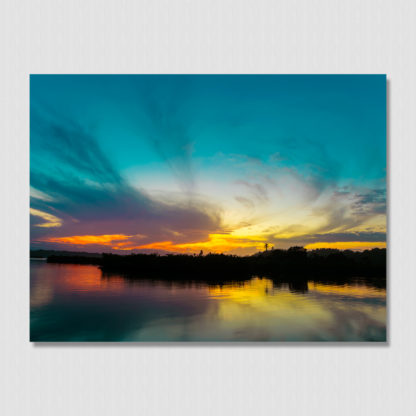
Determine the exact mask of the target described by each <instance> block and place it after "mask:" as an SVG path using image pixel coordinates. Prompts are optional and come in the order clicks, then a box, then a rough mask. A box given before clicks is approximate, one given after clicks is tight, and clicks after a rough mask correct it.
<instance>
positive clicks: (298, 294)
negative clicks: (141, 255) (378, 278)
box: [30, 260, 386, 341]
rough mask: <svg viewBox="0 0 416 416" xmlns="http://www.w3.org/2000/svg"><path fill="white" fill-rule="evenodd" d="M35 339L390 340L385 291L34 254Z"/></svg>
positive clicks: (32, 315) (33, 328) (32, 323)
mask: <svg viewBox="0 0 416 416" xmlns="http://www.w3.org/2000/svg"><path fill="white" fill-rule="evenodd" d="M30 303H31V324H30V325H31V340H32V341H385V340H386V291H385V289H383V288H376V287H372V286H368V285H365V284H363V283H355V284H345V285H333V284H332V285H331V284H322V283H318V282H312V281H309V282H304V283H303V284H298V285H296V286H293V285H290V286H289V285H288V284H283V283H282V284H277V283H276V282H275V283H273V281H272V280H269V279H267V278H260V277H253V278H252V279H251V280H247V281H244V282H238V283H230V284H225V285H222V286H220V285H212V286H208V285H207V284H201V283H189V284H183V283H182V284H180V283H174V282H169V281H162V280H161V281H157V280H156V281H155V280H131V279H130V280H129V279H126V278H123V277H122V276H121V275H111V276H106V275H103V273H102V272H101V270H100V269H98V268H97V267H96V266H84V265H61V264H48V263H46V262H44V261H40V260H31V298H30Z"/></svg>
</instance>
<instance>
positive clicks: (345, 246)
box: [305, 241, 386, 250]
mask: <svg viewBox="0 0 416 416" xmlns="http://www.w3.org/2000/svg"><path fill="white" fill-rule="evenodd" d="M305 248H306V249H307V250H313V249H316V248H336V249H338V250H371V249H373V248H386V242H385V241H341V242H333V243H312V244H307V245H306V246H305Z"/></svg>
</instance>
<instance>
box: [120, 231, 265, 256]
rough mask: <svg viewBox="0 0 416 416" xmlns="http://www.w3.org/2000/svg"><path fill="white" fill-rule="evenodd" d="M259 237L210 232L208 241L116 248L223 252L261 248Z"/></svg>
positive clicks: (167, 242)
mask: <svg viewBox="0 0 416 416" xmlns="http://www.w3.org/2000/svg"><path fill="white" fill-rule="evenodd" d="M260 239H261V237H259V238H256V239H254V238H252V237H247V238H241V237H234V236H232V235H229V234H210V235H209V240H208V241H202V242H197V243H182V244H175V243H173V242H172V241H157V242H154V243H149V244H143V245H140V246H134V247H133V246H131V247H129V246H124V247H120V246H117V245H116V246H114V247H112V248H113V249H115V250H117V249H118V250H133V249H154V250H165V251H173V252H179V253H189V252H191V253H193V252H197V251H200V250H208V251H210V252H212V253H223V252H226V251H230V250H233V249H238V248H253V249H256V250H260V249H262V247H263V244H264V243H263V241H259V240H260Z"/></svg>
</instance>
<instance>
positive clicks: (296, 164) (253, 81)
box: [30, 75, 386, 253]
mask: <svg viewBox="0 0 416 416" xmlns="http://www.w3.org/2000/svg"><path fill="white" fill-rule="evenodd" d="M30 93H31V98H30V109H31V127H30V146H31V187H32V197H31V207H32V214H33V213H34V214H33V215H32V223H31V231H32V233H31V236H32V237H31V239H32V241H31V243H32V246H33V247H52V246H53V247H60V248H62V246H64V245H65V244H66V246H68V244H69V243H63V242H59V238H64V237H68V236H82V235H92V236H100V235H126V236H129V237H128V238H125V240H126V241H128V242H129V243H131V244H130V245H128V244H125V245H124V246H123V247H125V248H126V249H137V250H148V249H153V248H155V249H158V250H163V249H164V248H163V247H165V248H166V249H168V250H173V251H175V246H177V247H176V249H177V250H179V251H181V250H185V249H186V250H193V249H197V248H199V246H198V247H196V246H189V247H179V245H186V244H191V245H192V244H196V243H201V244H206V247H207V248H211V245H210V244H211V243H212V242H213V240H215V238H217V239H218V235H223V236H226V237H224V239H225V240H226V241H229V242H230V247H229V249H230V250H231V251H235V252H238V253H243V252H244V253H245V252H250V250H251V251H253V250H256V248H257V247H258V246H259V245H260V244H262V242H263V241H264V240H265V239H266V240H267V241H269V240H270V241H271V243H273V244H275V245H276V246H280V245H282V246H287V245H290V244H294V243H299V244H303V245H305V244H310V243H318V242H332V243H336V242H340V241H352V242H353V241H361V242H365V241H367V242H380V241H385V191H386V189H385V187H386V183H385V178H386V78H385V76H384V75H32V76H31V79H30ZM325 210H326V212H325V213H323V212H324V211H325ZM94 213H95V214H94ZM288 213H290V215H289V214H288ZM295 213H298V215H295ZM45 214H46V215H45ZM47 215H49V216H52V217H54V218H56V219H55V220H53V219H51V218H52V217H49V219H47ZM311 217H313V218H314V220H311ZM54 222H55V225H53V226H48V225H47V224H48V223H49V224H51V223H54ZM58 223H59V224H60V225H57V224H58ZM164 230H165V231H164ZM166 230H168V231H166ZM288 230H290V232H289V231H288ZM363 233H364V234H363ZM213 235H214V236H216V237H213ZM337 235H338V237H337ZM123 238H124V237H123ZM224 239H223V240H224ZM225 240H224V241H222V242H221V243H218V244H219V245H221V247H223V245H224V247H223V248H221V249H218V250H222V251H224V250H226V247H225V246H226V245H227V244H226V242H225ZM338 240H339V241H338ZM97 241H98V240H97ZM112 241H113V242H112V243H111V242H110V243H109V244H107V243H105V244H104V245H102V246H101V245H100V244H98V245H94V244H91V245H86V244H81V245H77V246H76V247H75V248H77V249H79V248H81V246H83V247H82V248H83V249H85V248H87V249H94V250H97V249H112V250H115V249H117V248H113V247H117V241H119V240H112ZM123 241H124V240H123ZM119 242H120V241H119ZM167 242H170V243H171V246H169V244H167ZM234 242H235V244H234ZM250 242H253V244H252V245H251V246H250V244H251V243H250ZM161 243H163V244H164V245H163V244H162V245H160V244H161ZM152 244H153V245H152ZM158 244H159V245H158ZM212 244H213V245H212V247H213V249H214V250H215V249H216V248H215V247H214V246H215V244H214V243H212ZM202 246H203V245H202ZM202 246H201V247H202ZM137 247H139V248H137ZM140 247H143V248H140ZM147 247H149V248H147ZM204 247H205V246H204ZM218 247H219V246H218Z"/></svg>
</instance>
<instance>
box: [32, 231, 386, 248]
mask: <svg viewBox="0 0 416 416" xmlns="http://www.w3.org/2000/svg"><path fill="white" fill-rule="evenodd" d="M132 237H134V236H131V235H124V234H104V235H75V236H68V237H50V238H45V239H43V240H39V241H45V242H49V243H60V244H70V245H74V246H76V245H93V244H94V245H102V246H105V247H111V248H112V249H113V250H117V251H130V250H142V249H148V250H149V249H150V250H163V251H168V252H176V253H196V252H199V251H200V250H203V251H207V252H212V253H226V252H233V251H236V250H240V253H241V249H242V250H244V249H246V251H247V250H248V251H250V249H251V250H253V252H254V251H256V250H257V251H261V250H263V249H264V243H265V242H266V241H267V240H266V238H265V237H262V236H247V237H243V236H235V235H232V234H209V239H208V240H206V241H201V242H193V243H174V242H173V241H155V242H152V243H147V244H141V245H137V242H135V241H131V238H132ZM271 245H273V244H271ZM385 247H386V242H384V241H375V242H373V241H346V242H330V243H327V242H317V243H311V244H307V245H305V248H306V249H308V250H313V249H318V248H334V249H338V250H367V249H369V250H370V249H373V248H385ZM275 248H279V247H276V245H275Z"/></svg>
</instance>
